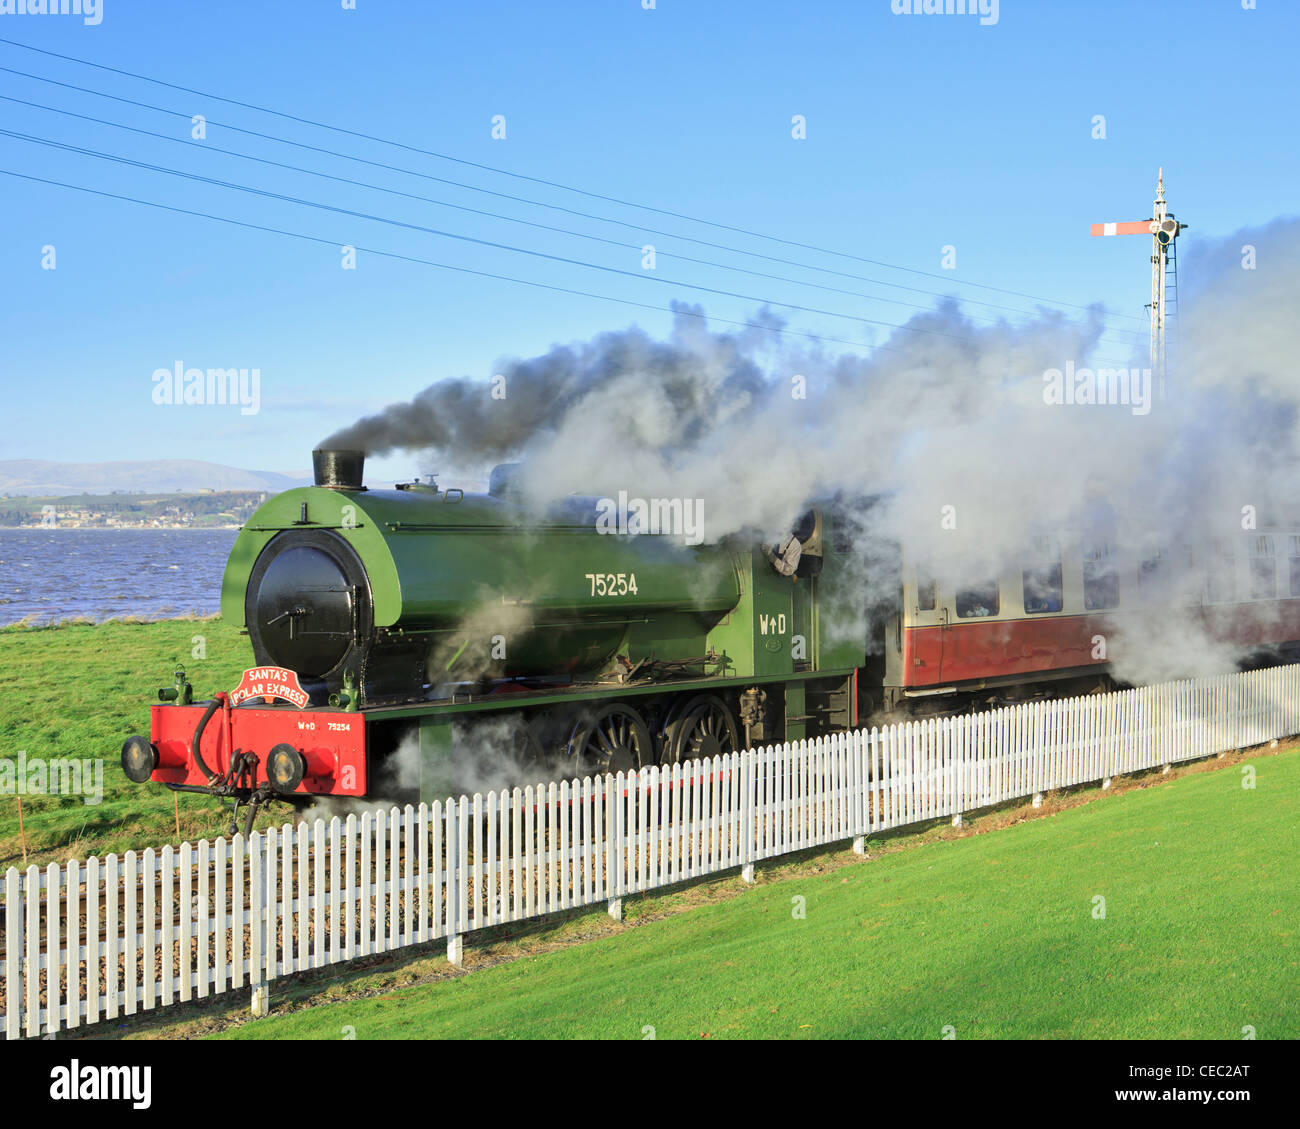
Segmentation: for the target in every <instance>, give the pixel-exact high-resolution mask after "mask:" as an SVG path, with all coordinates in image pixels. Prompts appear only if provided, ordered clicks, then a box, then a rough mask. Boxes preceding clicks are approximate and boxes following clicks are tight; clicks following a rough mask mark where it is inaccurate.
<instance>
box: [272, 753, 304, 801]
mask: <svg viewBox="0 0 1300 1129" xmlns="http://www.w3.org/2000/svg"><path fill="white" fill-rule="evenodd" d="M266 775H267V779H269V780H270V781H271V787H272V788H274V789H275V790H276V791H277V792H292V791H293V790H294V789H295V788H297V787H298V785H299V784H301V783H302V780H303V777H304V776H306V775H307V758H306V757H304V756H303V755H302V753H300V752H299V751H298V750H297V749H295V748H294V747H293V746H292V745H285V744H281V745H276V746H275V748H273V749H272V750H271V752H270V755H269V756H268V757H267V758H266Z"/></svg>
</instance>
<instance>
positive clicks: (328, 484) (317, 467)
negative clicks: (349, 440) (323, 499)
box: [311, 450, 366, 490]
mask: <svg viewBox="0 0 1300 1129" xmlns="http://www.w3.org/2000/svg"><path fill="white" fill-rule="evenodd" d="M311 465H312V471H313V472H314V473H315V476H316V485H317V486H324V487H325V488H326V489H327V490H364V489H365V487H364V486H362V485H361V476H362V472H363V471H364V469H365V465H366V453H365V451H324V450H320V451H313V452H312V453H311Z"/></svg>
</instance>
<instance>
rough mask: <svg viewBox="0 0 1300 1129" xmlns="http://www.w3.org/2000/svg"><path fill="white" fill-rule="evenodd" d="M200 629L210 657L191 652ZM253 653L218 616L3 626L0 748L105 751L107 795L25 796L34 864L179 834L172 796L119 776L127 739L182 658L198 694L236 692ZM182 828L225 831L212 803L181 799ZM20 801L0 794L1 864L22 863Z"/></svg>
mask: <svg viewBox="0 0 1300 1129" xmlns="http://www.w3.org/2000/svg"><path fill="white" fill-rule="evenodd" d="M195 636H202V637H203V640H204V648H205V657H203V658H201V659H200V658H195V657H194V654H193V652H194V648H195V646H196V643H195V641H194V637H195ZM251 661H252V653H251V650H250V649H249V646H248V641H247V639H246V638H245V637H243V636H241V635H240V634H239V632H238V629H237V628H234V627H231V626H229V625H227V624H224V623H222V622H221V621H220V620H216V619H207V620H194V619H191V620H183V619H182V620H163V621H160V622H157V623H130V622H120V621H110V622H108V623H103V624H77V623H73V624H61V625H58V626H54V627H26V628H9V629H5V630H0V670H2V671H4V675H5V677H4V682H3V685H2V686H0V757H5V758H16V757H17V756H18V753H19V751H20V750H26V752H27V756H28V757H29V758H31V757H42V758H53V757H74V758H77V759H92V760H93V759H102V760H103V762H104V778H103V779H104V799H103V802H102V803H100V804H98V805H88V804H86V803H84V802H83V800H82V799H81V798H80V797H54V796H24V797H22V804H23V826H24V828H25V830H26V834H27V852H28V862H29V863H32V862H34V863H40V864H45V863H49V862H61V861H65V860H67V859H71V858H84V857H85V856H87V855H89V854H106V853H107V852H109V851H118V852H121V851H125V850H129V849H136V850H138V849H141V848H143V847H147V846H156V845H159V844H161V843H166V842H174V841H175V840H176V819H175V815H174V812H173V806H172V805H173V800H172V796H173V793H171V792H170V791H168V790H167V789H165V788H161V787H158V786H152V787H151V786H142V785H137V784H132V783H131V782H130V781H128V780H127V779H126V777H125V776H124V775H123V774H122V767H121V761H120V759H119V758H120V754H121V749H122V742H123V741H124V740H125V739H126V738H127V737H129V736H130V735H131V734H132V733H146V734H147V733H148V732H149V706H150V704H151V703H152V702H155V701H156V700H157V691H158V688H159V687H160V686H170V685H171V683H172V671H173V670H174V669H175V668H176V666H177V664H180V665H183V666H184V667H185V669H186V670H187V671H188V672H189V676H190V679H191V681H192V682H193V684H194V692H195V695H196V696H198V697H209V696H211V695H212V694H213V693H215V692H216V691H217V690H229V689H231V688H232V687H233V686H235V684H236V683H237V682H238V681H239V673H240V671H242V670H243V669H244V668H245V667H246V666H248V665H250V663H251ZM179 803H180V817H181V833H182V835H183V836H184V837H187V838H191V837H202V836H204V835H210V834H213V833H214V832H219V831H223V830H224V821H223V820H222V819H221V818H219V812H218V810H217V807H216V803H215V801H213V800H211V799H209V798H207V797H202V796H181V797H180V801H179ZM22 861H23V859H22V848H21V844H20V842H19V834H18V803H17V799H16V798H15V797H14V796H11V795H6V796H0V870H3V869H5V868H8V867H10V866H17V865H22Z"/></svg>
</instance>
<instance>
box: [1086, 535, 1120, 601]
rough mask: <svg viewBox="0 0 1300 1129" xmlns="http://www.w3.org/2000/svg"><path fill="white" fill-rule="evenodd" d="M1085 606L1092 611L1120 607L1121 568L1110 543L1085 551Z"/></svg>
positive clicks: (1094, 546)
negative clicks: (1117, 564) (1116, 561)
mask: <svg viewBox="0 0 1300 1129" xmlns="http://www.w3.org/2000/svg"><path fill="white" fill-rule="evenodd" d="M1083 606H1084V607H1085V608H1086V609H1087V610H1088V611H1090V612H1092V611H1100V610H1102V609H1104V608H1117V607H1119V569H1118V567H1117V566H1116V563H1115V557H1114V555H1113V552H1112V550H1111V547H1110V546H1109V545H1093V546H1092V547H1090V548H1086V549H1084V551H1083Z"/></svg>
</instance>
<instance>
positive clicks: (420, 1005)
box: [223, 751, 1300, 1039]
mask: <svg viewBox="0 0 1300 1129" xmlns="http://www.w3.org/2000/svg"><path fill="white" fill-rule="evenodd" d="M1250 767H1252V768H1253V769H1254V770H1255V772H1256V773H1257V786H1256V787H1255V788H1254V789H1253V790H1246V789H1243V787H1242V778H1243V776H1242V768H1241V767H1238V766H1228V767H1224V768H1222V769H1220V770H1218V771H1211V772H1201V773H1195V774H1189V775H1187V776H1184V777H1182V778H1180V779H1176V780H1171V781H1168V782H1166V783H1164V784H1162V785H1161V786H1159V787H1147V788H1142V789H1138V788H1134V789H1132V790H1130V791H1127V792H1125V793H1122V794H1120V795H1113V796H1107V797H1106V798H1104V799H1102V800H1099V801H1097V802H1093V803H1089V804H1085V805H1081V806H1078V807H1074V808H1070V809H1068V810H1065V811H1062V812H1060V813H1058V814H1056V815H1055V816H1052V817H1049V818H1044V819H1037V820H1032V821H1029V822H1026V823H1022V824H1018V825H1015V826H1012V827H1009V828H1007V829H1004V830H1001V831H995V832H990V833H988V834H984V835H977V836H971V837H967V838H962V839H952V840H947V841H940V842H932V843H927V844H924V845H921V846H918V847H916V848H914V849H910V850H905V851H901V852H898V853H894V854H886V855H884V856H882V857H880V858H877V859H874V860H872V861H864V862H862V863H860V864H857V865H852V866H845V867H840V868H837V869H835V870H832V871H831V872H830V873H823V874H814V875H810V876H805V877H797V878H786V879H783V880H780V881H774V882H770V883H769V884H765V885H760V886H758V887H757V888H755V889H752V890H747V891H744V892H743V893H741V894H739V895H738V896H736V897H734V898H731V899H729V900H727V901H725V902H722V903H718V904H713V905H709V906H705V907H702V908H697V909H694V910H691V911H689V912H686V913H682V914H680V915H677V916H673V917H669V918H663V919H660V920H655V921H649V922H646V923H645V924H643V925H640V926H639V927H637V928H629V929H625V930H624V931H622V932H620V933H618V934H616V935H614V936H610V937H606V938H604V939H601V940H596V941H592V942H590V943H586V944H580V945H575V946H572V947H568V948H564V949H560V950H557V951H553V952H550V953H546V954H543V955H537V956H533V957H524V958H521V959H518V960H516V961H514V962H512V963H509V964H499V965H496V966H493V967H489V968H484V969H482V970H479V971H475V972H471V973H470V974H469V975H465V976H461V977H458V978H455V979H445V980H440V981H437V982H435V983H432V984H426V985H422V986H418V987H412V988H406V989H402V990H400V991H395V992H391V993H389V994H386V995H381V996H375V997H372V998H363V999H355V1000H349V1001H344V1002H339V1003H333V1004H327V1005H318V1006H314V1007H311V1008H308V1009H304V1010H300V1011H295V1012H291V1013H289V1014H287V1015H283V1016H276V1015H274V1014H273V1015H272V1016H271V1017H269V1018H267V1019H263V1020H259V1021H256V1022H251V1023H246V1024H244V1025H242V1026H239V1027H233V1028H230V1029H228V1030H227V1031H225V1032H223V1036H224V1037H231V1038H320V1039H338V1038H341V1037H343V1033H344V1029H345V1027H351V1028H353V1029H354V1030H355V1036H356V1037H357V1038H377V1039H379V1038H390V1039H391V1038H500V1037H517V1038H617V1039H640V1038H643V1037H645V1029H646V1028H647V1027H653V1028H654V1034H655V1036H656V1037H657V1038H660V1039H665V1038H680V1039H700V1038H704V1037H708V1038H713V1039H718V1038H742V1037H747V1038H781V1039H790V1038H800V1037H805V1036H806V1037H810V1038H917V1039H938V1038H940V1037H941V1036H942V1033H943V1029H944V1027H945V1026H948V1025H950V1026H951V1027H952V1028H954V1029H955V1033H956V1037H957V1038H959V1039H970V1038H1140V1039H1185V1038H1209V1039H1239V1038H1241V1037H1242V1028H1243V1027H1244V1026H1247V1025H1249V1026H1251V1027H1254V1028H1255V1030H1256V1033H1257V1036H1258V1037H1259V1038H1291V1039H1294V1038H1296V1037H1297V1036H1300V1005H1298V1004H1297V992H1296V985H1297V983H1298V982H1300V951H1298V949H1297V944H1296V932H1295V931H1296V914H1297V906H1300V867H1297V866H1296V859H1297V857H1298V851H1297V848H1300V835H1298V834H1297V830H1298V827H1300V811H1298V810H1297V804H1296V798H1297V796H1298V795H1300V752H1295V751H1293V752H1286V753H1281V754H1278V755H1276V756H1271V757H1263V758H1257V759H1255V760H1253V761H1251V762H1250ZM1098 896H1101V897H1104V898H1105V918H1104V919H1099V918H1097V917H1095V916H1094V905H1095V903H1094V899H1095V898H1096V897H1098ZM796 898H802V899H805V903H804V904H805V905H806V917H805V918H803V919H796V918H795V917H794V916H793V913H792V911H793V908H794V905H795V901H794V900H795V899H796ZM629 908H630V910H631V911H632V912H635V908H636V903H635V900H633V902H632V903H630V907H629ZM629 916H631V914H630V915H629ZM469 941H470V944H471V945H472V943H473V936H472V935H471V937H470V938H469ZM271 992H272V1000H273V1002H274V998H275V985H272V989H271Z"/></svg>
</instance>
